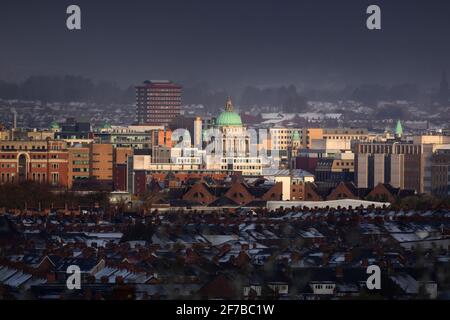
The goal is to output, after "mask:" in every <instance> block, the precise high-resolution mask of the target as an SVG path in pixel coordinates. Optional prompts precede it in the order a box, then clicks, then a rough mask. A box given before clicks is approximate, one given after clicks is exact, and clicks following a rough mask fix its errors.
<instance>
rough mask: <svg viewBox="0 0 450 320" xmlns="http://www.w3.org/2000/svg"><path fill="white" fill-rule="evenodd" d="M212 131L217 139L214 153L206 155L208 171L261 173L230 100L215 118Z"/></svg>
mask: <svg viewBox="0 0 450 320" xmlns="http://www.w3.org/2000/svg"><path fill="white" fill-rule="evenodd" d="M214 129H216V134H215V137H216V139H217V138H218V137H219V139H217V140H215V141H216V142H215V143H217V144H216V145H215V147H214V152H213V153H212V154H211V155H207V157H209V158H208V160H207V168H208V169H222V170H232V171H240V172H242V174H243V175H244V176H254V175H260V174H261V173H262V164H261V158H259V157H255V156H251V155H250V154H251V152H250V136H249V133H248V132H247V128H246V127H245V126H244V124H243V123H242V119H241V116H240V115H239V114H238V113H237V112H235V111H234V108H233V102H232V101H231V98H228V99H227V102H226V104H225V110H224V111H223V112H222V113H221V114H220V115H219V116H218V117H217V119H216V121H215V124H214ZM203 138H204V140H203V141H206V140H208V139H206V138H207V137H206V136H205V135H204V137H203Z"/></svg>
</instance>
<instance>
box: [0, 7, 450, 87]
mask: <svg viewBox="0 0 450 320" xmlns="http://www.w3.org/2000/svg"><path fill="white" fill-rule="evenodd" d="M69 4H78V5H79V6H80V7H81V10H82V28H83V29H82V30H81V31H75V32H74V31H68V30H67V29H66V17H67V15H66V12H65V11H66V7H67V6H68V5H69ZM369 4H378V5H379V6H380V7H381V9H382V28H383V29H382V30H381V31H369V30H367V29H366V17H367V15H366V8H367V6H368V5H369ZM449 60H450V1H448V0H395V1H393V0H389V1H381V0H377V1H376V0H372V1H366V0H327V1H325V0H226V1H225V0H223V1H220V0H159V1H154V0H126V1H125V0H114V1H112V0H72V1H65V0H39V1H35V0H34V1H31V0H30V1H23V0H1V1H0V79H7V80H20V79H23V78H24V77H26V76H29V75H34V74H77V75H84V76H88V77H92V78H94V79H107V80H114V81H116V82H118V83H119V84H121V85H122V86H128V85H131V84H135V83H137V82H140V81H141V80H145V79H172V80H175V81H177V82H181V83H185V84H190V83H193V82H197V81H207V82H209V83H210V84H211V86H213V87H217V88H230V87H236V86H241V85H261V86H263V85H278V84H290V83H293V84H296V85H297V86H299V87H302V86H307V87H316V86H317V87H328V86H343V85H345V84H358V83H376V82H377V83H386V84H391V83H397V82H416V83H421V84H433V85H434V84H436V83H437V82H438V81H439V76H440V73H441V70H442V69H443V68H444V67H445V68H447V67H450V62H449Z"/></svg>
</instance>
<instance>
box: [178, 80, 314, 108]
mask: <svg viewBox="0 0 450 320" xmlns="http://www.w3.org/2000/svg"><path fill="white" fill-rule="evenodd" d="M229 95H231V96H233V101H234V103H235V105H239V107H240V108H241V109H244V110H245V109H247V110H248V109H250V108H251V107H278V108H279V109H280V110H282V111H285V112H294V113H299V112H304V111H306V110H307V107H308V105H307V100H306V97H304V96H303V95H302V94H300V93H299V92H298V90H297V88H296V87H295V86H294V85H290V86H280V87H269V88H262V89H261V88H257V87H254V86H247V87H245V88H244V89H243V91H242V93H240V94H235V95H233V93H230V92H226V91H224V90H218V91H217V90H213V89H211V87H210V86H209V84H207V83H199V84H196V85H194V86H191V87H186V88H184V89H183V103H184V104H203V105H205V106H207V107H208V110H210V111H212V112H214V111H218V110H220V109H223V107H224V104H225V101H226V98H227V96H229Z"/></svg>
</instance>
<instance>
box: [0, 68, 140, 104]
mask: <svg viewBox="0 0 450 320" xmlns="http://www.w3.org/2000/svg"><path fill="white" fill-rule="evenodd" d="M134 97H135V94H134V88H133V87H129V88H128V89H125V90H124V89H121V88H120V87H119V86H118V85H117V84H115V83H114V82H109V81H100V82H93V81H92V80H90V79H88V78H84V77H81V76H70V75H68V76H32V77H29V78H28V79H26V80H25V81H23V82H20V83H12V82H5V81H0V98H2V99H6V100H13V99H19V100H40V101H43V102H74V101H75V102H94V103H127V104H128V103H133V102H134Z"/></svg>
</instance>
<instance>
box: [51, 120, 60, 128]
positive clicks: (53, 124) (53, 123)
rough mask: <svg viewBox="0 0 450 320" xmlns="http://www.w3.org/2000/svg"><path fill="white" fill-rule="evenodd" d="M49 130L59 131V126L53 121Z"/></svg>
mask: <svg viewBox="0 0 450 320" xmlns="http://www.w3.org/2000/svg"><path fill="white" fill-rule="evenodd" d="M50 129H59V124H58V122H56V121H53V122H52V124H51V125H50Z"/></svg>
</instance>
